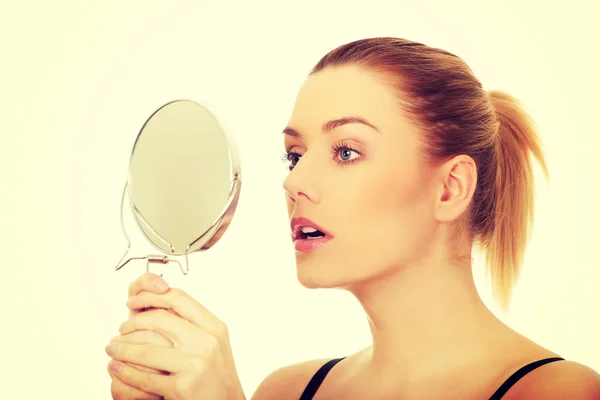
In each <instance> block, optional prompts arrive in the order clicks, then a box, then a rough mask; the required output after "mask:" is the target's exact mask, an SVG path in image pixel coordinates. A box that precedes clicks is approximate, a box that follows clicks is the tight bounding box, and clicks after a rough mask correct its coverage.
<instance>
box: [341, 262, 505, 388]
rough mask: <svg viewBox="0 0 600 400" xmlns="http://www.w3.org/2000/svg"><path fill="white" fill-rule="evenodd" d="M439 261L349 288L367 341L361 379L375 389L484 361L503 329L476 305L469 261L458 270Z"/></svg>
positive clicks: (423, 379)
mask: <svg viewBox="0 0 600 400" xmlns="http://www.w3.org/2000/svg"><path fill="white" fill-rule="evenodd" d="M443 259H444V258H443V257H439V258H438V260H436V259H435V257H432V258H430V259H428V260H426V261H423V262H419V263H418V264H414V265H410V266H403V267H402V268H398V269H397V272H393V273H389V274H387V275H386V276H382V277H378V278H377V279H373V280H371V281H369V282H363V283H361V284H360V287H356V288H353V289H352V293H353V294H354V295H355V296H356V298H357V299H358V300H359V302H360V303H361V305H362V306H363V308H364V310H365V311H366V314H367V319H368V322H369V325H370V328H371V334H372V337H373V345H372V348H371V349H370V355H369V357H368V362H367V363H366V371H365V376H371V377H377V378H375V379H377V380H378V381H379V382H380V384H381V385H386V380H387V383H389V384H390V385H394V384H396V385H397V384H407V383H408V382H411V383H413V384H415V385H421V384H422V383H423V382H426V381H427V380H429V379H438V378H440V377H444V376H445V377H448V376H449V375H450V374H449V371H457V372H458V371H461V370H464V369H468V368H472V366H473V365H476V364H477V363H478V362H480V361H482V360H483V359H484V358H485V357H490V355H491V351H492V350H493V348H494V347H495V346H493V345H492V346H490V343H493V340H494V337H493V336H492V335H494V334H496V335H498V334H499V333H500V332H505V329H498V328H500V327H501V326H504V324H502V323H501V322H500V321H499V320H498V319H497V318H496V317H495V316H494V315H493V313H492V312H491V311H490V310H489V309H488V308H487V307H486V306H485V304H484V303H483V301H482V300H481V298H480V296H479V294H478V292H477V288H476V285H475V282H474V279H473V274H472V270H471V262H470V258H469V261H467V262H464V263H463V264H462V265H457V264H456V263H449V262H444V261H443ZM446 259H447V258H446ZM504 327H505V326H504ZM490 347H491V348H490ZM367 370H368V371H369V372H367ZM399 377H401V378H400V379H399ZM419 382H420V383H419Z"/></svg>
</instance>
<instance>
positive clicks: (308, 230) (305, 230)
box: [302, 226, 317, 233]
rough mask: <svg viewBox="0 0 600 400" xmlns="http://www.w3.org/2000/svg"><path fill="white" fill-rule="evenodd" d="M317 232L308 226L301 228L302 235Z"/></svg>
mask: <svg viewBox="0 0 600 400" xmlns="http://www.w3.org/2000/svg"><path fill="white" fill-rule="evenodd" d="M316 231H317V230H316V229H315V228H311V227H310V226H305V227H303V228H302V232H303V233H313V232H316Z"/></svg>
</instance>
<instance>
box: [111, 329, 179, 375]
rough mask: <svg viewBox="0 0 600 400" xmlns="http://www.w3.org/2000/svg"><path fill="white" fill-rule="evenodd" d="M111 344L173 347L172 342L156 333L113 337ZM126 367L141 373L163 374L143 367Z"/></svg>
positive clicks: (135, 365) (132, 333)
mask: <svg viewBox="0 0 600 400" xmlns="http://www.w3.org/2000/svg"><path fill="white" fill-rule="evenodd" d="M110 341H111V342H123V343H132V344H153V345H155V346H163V347H169V348H170V347H173V342H171V341H170V340H169V339H167V338H166V337H164V336H163V335H161V334H160V333H158V332H153V331H146V330H144V331H135V332H131V333H129V334H127V335H119V336H115V337H113V338H112V339H111V340H110ZM128 365H130V366H132V367H134V368H137V369H139V370H141V371H147V372H152V373H154V374H165V372H164V371H159V370H156V369H152V368H147V367H143V366H141V365H137V364H133V363H128Z"/></svg>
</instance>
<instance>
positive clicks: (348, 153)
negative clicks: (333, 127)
mask: <svg viewBox="0 0 600 400" xmlns="http://www.w3.org/2000/svg"><path fill="white" fill-rule="evenodd" d="M337 153H338V155H339V157H340V160H342V161H344V162H346V161H352V160H354V158H356V157H360V153H359V152H358V151H356V150H353V149H350V148H348V147H342V148H340V149H339V150H338V151H337ZM352 155H355V156H356V157H354V158H352Z"/></svg>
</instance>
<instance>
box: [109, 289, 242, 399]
mask: <svg viewBox="0 0 600 400" xmlns="http://www.w3.org/2000/svg"><path fill="white" fill-rule="evenodd" d="M128 307H129V308H130V309H131V310H132V311H133V314H132V315H131V317H130V319H129V320H127V321H126V322H125V323H124V324H123V325H122V326H121V328H120V332H121V335H123V336H126V335H129V334H131V333H133V332H135V331H140V330H150V331H154V332H157V333H160V334H161V335H163V336H164V337H166V338H167V339H169V340H170V341H171V342H172V343H173V348H168V347H164V346H160V345H156V344H134V343H126V342H123V341H121V340H118V339H115V340H112V341H111V343H110V345H109V346H108V347H107V353H108V354H109V356H111V358H113V361H111V363H110V366H109V368H110V369H111V371H112V372H111V373H112V374H114V376H115V377H116V378H117V379H118V380H119V381H120V382H123V383H125V384H126V385H128V386H131V387H133V388H136V389H137V390H140V391H142V392H146V393H152V394H154V395H157V396H163V397H164V398H165V399H167V400H193V399H211V400H238V399H240V400H242V399H245V396H244V393H243V391H242V387H241V384H240V381H239V378H238V375H237V371H236V368H235V363H234V360H233V354H232V351H231V346H230V343H229V334H228V330H227V326H226V325H225V324H224V323H223V322H222V321H220V320H219V319H218V318H217V317H215V316H214V315H213V314H212V313H211V312H210V311H208V310H207V309H206V308H204V307H203V306H202V305H200V304H199V303H198V302H196V301H195V300H194V299H192V298H191V297H190V296H188V295H187V294H186V293H185V292H183V291H182V290H179V289H170V290H168V291H167V292H166V293H164V294H157V293H152V292H148V291H141V292H139V293H138V294H137V295H134V296H132V297H130V298H129V301H128ZM147 307H152V308H153V309H151V310H149V311H145V312H137V311H138V310H142V309H144V308H147ZM167 309H168V310H169V311H171V312H169V311H167ZM126 363H132V364H136V365H140V366H144V367H147V368H152V369H154V370H159V371H165V372H167V373H169V374H170V375H164V374H161V375H158V374H156V373H152V372H147V371H140V370H139V369H137V368H133V367H131V366H130V365H128V364H126Z"/></svg>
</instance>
